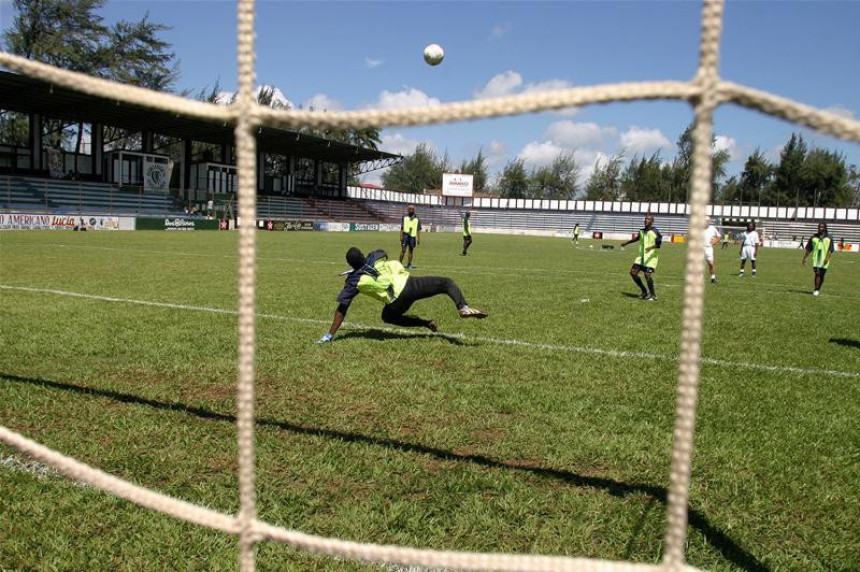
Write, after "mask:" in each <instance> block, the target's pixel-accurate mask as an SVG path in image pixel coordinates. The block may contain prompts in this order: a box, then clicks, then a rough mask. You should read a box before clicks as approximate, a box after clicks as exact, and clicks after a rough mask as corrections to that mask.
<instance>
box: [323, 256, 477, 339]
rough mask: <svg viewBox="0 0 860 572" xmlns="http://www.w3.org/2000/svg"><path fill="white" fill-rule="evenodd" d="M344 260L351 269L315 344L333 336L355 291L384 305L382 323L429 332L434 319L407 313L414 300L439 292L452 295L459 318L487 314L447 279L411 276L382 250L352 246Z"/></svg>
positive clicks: (435, 329) (435, 294)
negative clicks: (323, 332) (367, 250)
mask: <svg viewBox="0 0 860 572" xmlns="http://www.w3.org/2000/svg"><path fill="white" fill-rule="evenodd" d="M346 261H347V263H349V265H350V267H352V271H350V272H349V273H348V274H347V275H346V282H345V283H344V286H343V290H341V292H340V294H339V295H338V297H337V302H338V306H337V309H336V310H335V312H334V318H333V319H332V322H331V328H329V331H328V333H327V334H326V335H324V336H323V337H322V338H320V339H319V341H318V342H317V343H318V344H323V343H326V342H330V341H331V340H332V339H333V338H334V335H335V334H336V333H337V331H338V329H339V328H340V326H341V324H342V323H343V320H344V318H345V317H346V312H347V310H348V309H349V305H350V304H351V303H352V299H353V298H355V297H356V296H357V295H358V294H366V295H368V296H370V297H372V298H375V299H376V300H379V301H380V302H382V303H383V304H385V307H383V308H382V321H383V322H385V323H386V324H394V325H395V326H403V327H406V328H427V329H428V330H430V331H431V332H435V331H437V330H438V329H439V327H438V325H437V324H436V322H435V321H434V320H425V319H423V318H418V317H416V316H407V315H406V312H407V311H408V310H409V308H411V307H412V304H413V303H415V302H417V301H418V300H423V299H425V298H431V297H433V296H437V295H439V294H446V295H447V296H448V297H449V298H451V300H452V301H453V302H454V304H455V305H456V306H457V311H458V313H459V314H460V317H461V318H486V317H487V314H486V312H482V311H481V310H478V309H476V308H470V307H469V305H468V304H467V303H466V299H465V298H463V293H462V292H460V288H458V287H457V285H456V284H454V281H453V280H451V279H450V278H444V277H441V276H412V275H411V274H410V273H409V271H408V270H406V269H405V268H404V267H403V264H401V263H400V262H398V261H396V260H389V259H388V254H387V253H386V252H385V251H384V250H374V251H373V252H371V253H370V254H368V255H367V256H366V257H365V256H364V254H362V252H361V250H359V249H358V248H356V247H354V246H353V247H352V248H350V249H349V250H348V251H347V252H346Z"/></svg>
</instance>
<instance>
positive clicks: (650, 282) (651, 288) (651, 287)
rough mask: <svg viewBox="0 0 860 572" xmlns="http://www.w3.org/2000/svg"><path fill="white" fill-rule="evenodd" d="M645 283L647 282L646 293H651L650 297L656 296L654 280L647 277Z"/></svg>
mask: <svg viewBox="0 0 860 572" xmlns="http://www.w3.org/2000/svg"><path fill="white" fill-rule="evenodd" d="M645 281H646V282H648V291H649V292H651V295H652V296H656V295H657V294H655V293H654V279H653V278H651V277H650V276H648V277H647V278H645Z"/></svg>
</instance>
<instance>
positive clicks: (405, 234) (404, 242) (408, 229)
mask: <svg viewBox="0 0 860 572" xmlns="http://www.w3.org/2000/svg"><path fill="white" fill-rule="evenodd" d="M419 244H421V220H419V218H418V217H417V216H416V215H415V206H414V205H409V206H408V207H407V208H406V215H405V216H404V217H403V220H402V221H401V222H400V262H401V263H402V262H403V255H404V254H406V249H407V248H408V249H409V258H408V259H407V260H406V269H407V270H411V269H412V254H413V252H414V251H415V247H416V246H417V245H419Z"/></svg>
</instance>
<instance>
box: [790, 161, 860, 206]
mask: <svg viewBox="0 0 860 572" xmlns="http://www.w3.org/2000/svg"><path fill="white" fill-rule="evenodd" d="M801 181H802V183H801V185H802V187H801V188H802V194H801V199H802V200H803V201H804V202H805V204H806V205H807V206H813V207H820V206H829V207H847V206H848V205H850V204H851V200H852V198H853V197H852V194H853V193H852V189H851V186H850V184H849V182H848V169H847V167H846V166H845V156H844V155H842V154H841V153H837V152H835V151H828V150H826V149H820V148H818V147H814V148H813V149H812V150H811V151H809V153H808V154H807V155H806V160H805V161H804V162H803V167H802V169H801Z"/></svg>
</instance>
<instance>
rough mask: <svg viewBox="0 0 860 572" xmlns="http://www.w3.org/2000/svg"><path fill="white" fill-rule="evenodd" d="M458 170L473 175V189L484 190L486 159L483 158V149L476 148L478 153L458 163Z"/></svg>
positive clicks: (485, 184) (485, 183) (485, 185)
mask: <svg viewBox="0 0 860 572" xmlns="http://www.w3.org/2000/svg"><path fill="white" fill-rule="evenodd" d="M459 172H460V173H464V174H466V175H472V176H473V177H474V182H473V188H474V190H475V191H478V192H481V191H484V190H485V189H486V188H487V160H486V159H485V158H484V153H483V150H482V149H478V154H477V155H476V156H475V158H474V159H472V160H470V161H466V160H465V159H463V161H462V162H461V163H460V169H459Z"/></svg>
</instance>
